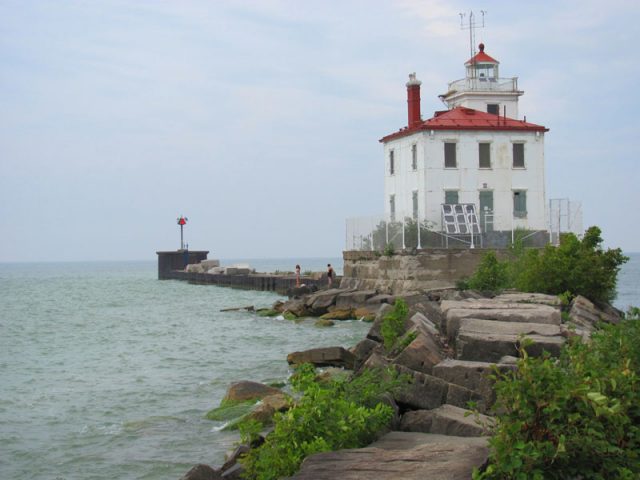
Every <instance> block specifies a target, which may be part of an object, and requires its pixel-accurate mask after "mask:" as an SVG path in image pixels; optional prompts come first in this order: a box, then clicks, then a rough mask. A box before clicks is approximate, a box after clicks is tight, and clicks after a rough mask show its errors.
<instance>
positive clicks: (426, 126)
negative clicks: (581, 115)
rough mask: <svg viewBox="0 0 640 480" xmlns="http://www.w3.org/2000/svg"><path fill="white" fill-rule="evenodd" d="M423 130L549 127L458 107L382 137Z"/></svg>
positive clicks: (537, 128) (388, 139) (490, 129)
mask: <svg viewBox="0 0 640 480" xmlns="http://www.w3.org/2000/svg"><path fill="white" fill-rule="evenodd" d="M423 130H479V131H521V132H522V131H524V132H548V131H549V129H548V128H545V127H543V126H542V125H536V124H535V123H527V122H524V121H522V120H514V119H513V118H507V117H503V116H500V115H494V114H493V113H487V112H482V111H480V110H473V109H472V108H467V107H456V108H454V109H453V110H445V111H442V112H436V113H435V115H434V116H433V118H430V119H429V120H425V121H424V122H422V123H419V124H418V125H416V126H414V127H411V128H409V127H404V128H403V129H400V130H398V131H397V132H395V133H392V134H390V135H387V136H386V137H383V138H381V139H380V142H383V143H384V142H388V141H390V140H395V139H396V138H400V137H406V136H407V135H412V134H414V133H416V132H419V131H423Z"/></svg>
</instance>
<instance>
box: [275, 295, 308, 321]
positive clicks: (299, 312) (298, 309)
mask: <svg viewBox="0 0 640 480" xmlns="http://www.w3.org/2000/svg"><path fill="white" fill-rule="evenodd" d="M280 311H281V312H291V313H293V314H294V315H295V316H296V317H306V316H309V313H310V312H309V310H308V309H307V307H306V305H305V302H304V299H302V298H293V299H291V300H287V301H286V302H284V304H283V305H282V307H281V310H280Z"/></svg>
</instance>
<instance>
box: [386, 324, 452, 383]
mask: <svg viewBox="0 0 640 480" xmlns="http://www.w3.org/2000/svg"><path fill="white" fill-rule="evenodd" d="M415 331H416V332H417V336H416V338H415V339H414V340H413V341H412V342H411V343H410V344H409V345H407V346H406V347H405V348H404V350H402V352H400V354H399V355H398V356H397V357H396V358H395V359H394V360H393V363H395V364H398V365H403V366H405V367H407V368H410V369H412V370H416V371H418V372H422V373H429V374H430V373H431V371H432V370H433V366H434V365H437V364H438V363H440V362H441V361H442V360H444V354H443V349H442V346H441V345H440V342H439V340H438V337H437V336H436V335H433V334H432V333H431V332H423V331H420V330H418V329H417V328H416V330H415Z"/></svg>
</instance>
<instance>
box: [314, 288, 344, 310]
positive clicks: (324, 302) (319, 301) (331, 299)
mask: <svg viewBox="0 0 640 480" xmlns="http://www.w3.org/2000/svg"><path fill="white" fill-rule="evenodd" d="M347 291H348V290H341V289H339V288H331V289H329V290H320V291H318V292H316V293H314V294H312V295H310V296H308V297H307V298H306V299H305V306H306V307H307V309H308V310H309V311H310V312H311V313H312V314H314V315H324V314H325V313H327V312H328V311H329V307H330V306H332V305H335V304H336V298H337V297H338V295H340V294H341V293H346V292H347Z"/></svg>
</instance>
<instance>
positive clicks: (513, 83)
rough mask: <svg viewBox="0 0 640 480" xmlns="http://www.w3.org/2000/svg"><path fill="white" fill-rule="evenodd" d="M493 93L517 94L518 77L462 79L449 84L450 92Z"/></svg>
mask: <svg viewBox="0 0 640 480" xmlns="http://www.w3.org/2000/svg"><path fill="white" fill-rule="evenodd" d="M487 90H489V91H492V92H517V91H518V77H513V78H486V77H476V78H461V79H460V80H455V81H453V82H451V83H449V91H450V92H451V91H456V92H468V91H487Z"/></svg>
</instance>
